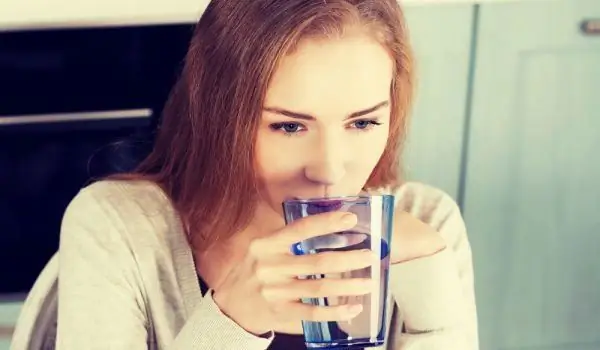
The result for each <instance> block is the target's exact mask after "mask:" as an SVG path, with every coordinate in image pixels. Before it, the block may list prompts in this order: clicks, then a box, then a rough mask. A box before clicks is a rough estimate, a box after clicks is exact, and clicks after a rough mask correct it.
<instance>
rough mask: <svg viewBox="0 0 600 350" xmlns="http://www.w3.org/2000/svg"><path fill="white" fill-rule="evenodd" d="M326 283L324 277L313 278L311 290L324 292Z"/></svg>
mask: <svg viewBox="0 0 600 350" xmlns="http://www.w3.org/2000/svg"><path fill="white" fill-rule="evenodd" d="M327 287H328V283H327V281H326V280H325V279H320V280H315V281H314V283H313V287H312V289H313V292H314V293H316V294H319V295H321V294H325V293H327V290H328V288H327Z"/></svg>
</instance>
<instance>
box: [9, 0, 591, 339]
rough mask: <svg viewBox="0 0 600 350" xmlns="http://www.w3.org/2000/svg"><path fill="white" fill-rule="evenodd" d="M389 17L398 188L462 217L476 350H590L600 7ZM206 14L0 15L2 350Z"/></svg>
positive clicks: (98, 7)
mask: <svg viewBox="0 0 600 350" xmlns="http://www.w3.org/2000/svg"><path fill="white" fill-rule="evenodd" d="M241 1H242V0H241ZM248 1H249V0H248ZM401 2H402V3H403V4H404V5H405V12H406V16H407V19H408V23H409V29H410V32H411V38H412V42H413V45H414V48H415V51H416V55H417V59H418V76H419V88H418V96H417V104H416V107H415V110H414V113H413V115H412V124H411V129H410V138H409V140H408V146H407V151H406V155H405V168H406V174H407V176H408V178H410V179H415V180H419V181H423V182H427V183H430V184H433V185H435V186H438V187H440V188H442V189H444V190H445V191H447V192H448V193H449V194H450V195H452V196H453V197H454V198H455V199H456V200H457V201H458V202H459V204H460V206H461V208H462V210H463V213H464V217H465V221H466V223H467V227H468V229H469V236H470V240H471V244H472V248H473V256H474V266H475V278H476V293H477V302H478V310H479V322H480V337H481V349H483V350H501V349H502V350H509V349H510V350H591V349H596V350H597V349H600V253H599V252H598V251H599V249H600V184H599V183H598V182H600V155H599V154H600V0H480V1H476V0H446V1H444V0H404V1H401ZM206 4H207V1H206V0H171V1H166V0H152V1H151V0H146V1H143V2H142V1H138V0H127V1H125V0H123V1H119V2H117V1H116V0H104V1H99V0H95V1H94V0H86V1H83V0H79V1H75V0H52V1H50V0H46V1H44V0H29V1H22V0H2V1H1V2H0V224H1V226H0V350H4V349H8V347H9V341H10V336H11V333H12V328H13V327H14V324H15V322H16V320H17V318H18V314H19V310H20V307H21V305H22V302H23V300H24V298H25V296H26V294H27V292H28V290H29V289H30V288H31V286H32V284H33V282H34V281H35V278H36V277H37V275H38V274H39V272H40V271H41V269H42V268H43V267H44V265H45V264H46V262H47V261H48V259H49V258H50V257H51V256H52V254H53V253H54V252H55V250H56V248H57V245H58V231H59V225H60V219H61V215H62V212H63V211H64V209H65V207H66V205H67V203H68V202H69V200H70V199H71V198H72V197H73V196H74V195H75V193H76V192H77V191H78V189H79V188H80V187H81V186H83V185H84V184H85V183H86V181H87V180H88V179H89V178H90V177H93V176H101V175H102V174H106V173H109V172H113V171H119V170H125V169H128V168H130V167H131V166H132V165H133V161H132V160H134V159H136V156H138V155H139V154H142V153H143V151H144V149H146V148H147V147H148V146H149V145H150V142H151V139H152V130H153V128H154V127H155V126H156V123H157V119H158V117H159V113H160V110H161V107H162V104H163V103H164V100H165V98H166V94H167V93H168V91H169V88H170V87H171V84H172V83H173V80H174V78H175V76H176V74H177V71H178V68H179V66H180V63H181V59H182V57H183V54H184V52H185V49H186V44H187V41H188V39H189V37H190V34H191V30H192V26H193V23H194V22H195V21H196V20H197V18H198V17H199V16H200V14H201V13H202V10H203V9H204V8H205V6H206ZM124 138H128V139H129V140H133V142H129V143H123V142H120V141H121V140H123V139H124Z"/></svg>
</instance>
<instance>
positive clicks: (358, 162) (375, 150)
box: [349, 128, 388, 177]
mask: <svg viewBox="0 0 600 350" xmlns="http://www.w3.org/2000/svg"><path fill="white" fill-rule="evenodd" d="M360 138H361V140H360V142H353V143H352V147H351V149H352V152H353V154H352V156H351V157H350V158H349V159H350V168H352V170H353V171H355V172H358V173H360V174H361V177H365V176H367V177H368V176H369V175H370V174H371V172H372V171H373V169H374V168H375V166H376V165H377V162H379V159H380V158H381V156H382V155H383V151H384V150H385V146H386V144H387V140H388V131H387V130H386V129H384V128H380V129H376V130H373V131H372V132H369V133H366V134H365V135H362V136H360Z"/></svg>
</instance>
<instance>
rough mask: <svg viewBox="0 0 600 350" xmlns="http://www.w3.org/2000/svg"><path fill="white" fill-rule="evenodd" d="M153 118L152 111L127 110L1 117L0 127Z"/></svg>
mask: <svg viewBox="0 0 600 350" xmlns="http://www.w3.org/2000/svg"><path fill="white" fill-rule="evenodd" d="M151 117H152V110H151V109H127V110H116V111H98V112H95V111H94V112H73V113H56V114H37V115H11V116H0V127H2V126H12V125H27V124H43V123H68V122H82V121H107V120H122V119H147V118H151Z"/></svg>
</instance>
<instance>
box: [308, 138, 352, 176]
mask: <svg viewBox="0 0 600 350" xmlns="http://www.w3.org/2000/svg"><path fill="white" fill-rule="evenodd" d="M341 143H342V142H341V140H339V139H338V138H336V137H332V136H328V137H327V136H324V137H321V138H320V140H318V141H317V142H316V144H315V147H311V149H310V150H307V151H309V152H311V156H310V157H309V158H310V161H309V162H308V164H307V165H306V167H305V168H304V175H305V177H306V179H308V180H309V181H310V182H313V183H314V184H316V185H320V186H333V185H335V184H337V183H339V182H340V181H341V180H342V178H343V177H344V175H345V174H346V159H345V157H346V153H347V152H344V147H343V145H342V144H341Z"/></svg>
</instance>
